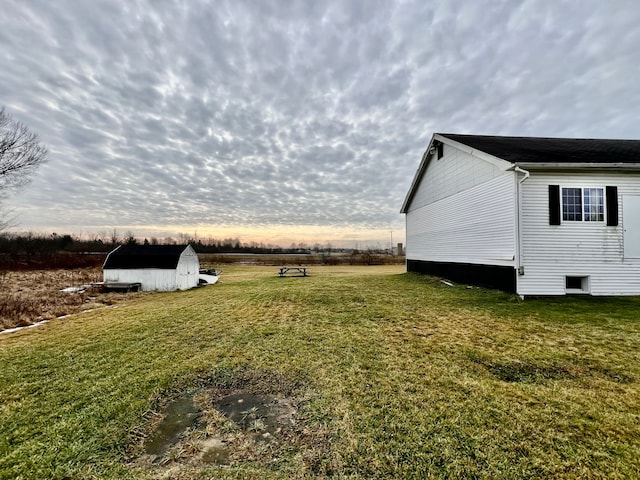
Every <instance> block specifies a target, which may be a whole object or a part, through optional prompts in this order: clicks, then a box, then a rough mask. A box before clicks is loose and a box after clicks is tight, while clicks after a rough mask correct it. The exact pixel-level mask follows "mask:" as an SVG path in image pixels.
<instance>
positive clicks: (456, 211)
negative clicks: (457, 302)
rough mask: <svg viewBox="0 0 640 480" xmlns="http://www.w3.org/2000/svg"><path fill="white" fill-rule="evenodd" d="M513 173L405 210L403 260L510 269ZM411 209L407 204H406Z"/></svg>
mask: <svg viewBox="0 0 640 480" xmlns="http://www.w3.org/2000/svg"><path fill="white" fill-rule="evenodd" d="M515 184H516V183H515V174H514V173H513V172H502V175H500V176H498V177H496V178H493V179H491V180H489V181H486V182H484V183H480V184H479V185H475V186H473V187H471V188H468V189H466V190H464V191H462V192H458V193H456V194H454V195H450V196H448V197H445V198H443V199H441V200H438V201H436V202H434V203H431V204H428V205H424V206H422V207H420V208H415V209H414V208H411V209H410V210H409V211H408V212H407V259H408V260H420V261H429V262H447V263H451V262H454V263H467V264H485V265H505V266H513V265H514V258H515V251H516V247H515V246H516V216H515V212H516V209H515V206H514V203H515V200H514V199H515ZM412 206H413V203H412Z"/></svg>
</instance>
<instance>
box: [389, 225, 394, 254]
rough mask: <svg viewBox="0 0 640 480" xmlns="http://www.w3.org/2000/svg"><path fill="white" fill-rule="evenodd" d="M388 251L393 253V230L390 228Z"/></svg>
mask: <svg viewBox="0 0 640 480" xmlns="http://www.w3.org/2000/svg"><path fill="white" fill-rule="evenodd" d="M389 247H390V248H389V253H390V254H391V255H393V230H391V244H390V245H389Z"/></svg>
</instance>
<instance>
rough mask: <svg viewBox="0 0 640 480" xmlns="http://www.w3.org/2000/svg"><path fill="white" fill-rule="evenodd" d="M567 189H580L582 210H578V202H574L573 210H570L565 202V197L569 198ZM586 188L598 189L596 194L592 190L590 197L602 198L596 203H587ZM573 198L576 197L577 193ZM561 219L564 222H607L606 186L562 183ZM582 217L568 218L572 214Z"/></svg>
mask: <svg viewBox="0 0 640 480" xmlns="http://www.w3.org/2000/svg"><path fill="white" fill-rule="evenodd" d="M566 190H579V191H580V196H579V202H580V211H579V212H576V211H575V208H576V207H577V206H578V205H577V202H574V203H573V204H571V205H570V206H571V207H573V211H570V210H569V209H568V208H567V204H566V202H565V199H566V198H567V197H566V196H565V191H566ZM585 190H596V191H598V193H596V195H592V194H591V192H590V194H589V196H588V197H589V198H590V199H593V198H595V199H598V200H600V201H599V202H598V203H596V204H594V203H593V202H589V204H588V205H587V202H586V200H587V197H585ZM572 198H574V199H575V198H576V197H575V195H574V196H573V197H572ZM559 200H560V219H561V221H562V223H586V222H588V223H594V224H599V223H600V222H603V223H605V225H606V222H607V216H606V215H607V198H606V188H605V187H593V186H590V187H585V186H580V187H577V186H573V185H572V186H568V185H561V186H560V199H559ZM578 215H579V217H580V218H568V217H570V216H578ZM594 215H595V216H600V215H601V218H593V216H594Z"/></svg>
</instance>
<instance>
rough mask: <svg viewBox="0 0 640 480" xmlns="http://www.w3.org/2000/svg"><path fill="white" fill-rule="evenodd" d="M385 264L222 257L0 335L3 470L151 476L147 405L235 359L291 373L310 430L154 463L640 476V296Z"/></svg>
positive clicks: (293, 471) (237, 369)
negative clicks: (295, 444)
mask: <svg viewBox="0 0 640 480" xmlns="http://www.w3.org/2000/svg"><path fill="white" fill-rule="evenodd" d="M401 272H402V267H397V266H385V267H348V266H345V267H314V268H312V276H311V277H308V278H286V279H281V278H278V277H277V276H276V269H275V268H274V267H239V266H230V267H228V268H227V269H226V270H225V273H224V274H223V277H222V281H221V282H220V283H219V284H217V285H215V286H212V287H207V288H203V289H196V290H193V291H188V292H177V293H170V294H156V295H151V296H146V297H142V298H139V299H136V300H135V301H132V302H131V303H129V304H128V305H120V306H118V307H117V308H111V309H102V310H98V311H94V312H90V313H84V314H80V315H75V316H72V317H69V318H66V319H63V320H57V321H54V322H52V323H50V324H47V325H45V326H42V327H38V328H36V329H30V330H26V331H23V332H20V333H15V334H9V335H4V336H0V365H1V369H0V478H1V479H5V478H6V479H9V478H11V479H13V478H24V479H31V478H60V479H62V478H153V476H154V475H158V470H157V469H156V470H154V469H153V468H145V467H144V466H141V465H140V464H138V463H135V462H134V458H133V456H134V455H135V452H136V447H135V446H136V445H137V444H139V443H140V441H141V439H142V438H143V437H144V436H145V435H146V434H147V433H148V428H149V427H148V424H149V420H150V418H151V417H152V413H153V412H155V411H156V410H157V409H158V408H159V407H160V405H162V404H163V402H165V401H166V399H168V398H175V397H177V396H179V395H180V394H181V392H186V391H190V392H192V391H196V390H197V389H199V388H204V386H206V385H210V384H215V383H217V384H222V383H224V382H231V381H232V380H233V378H235V377H238V376H242V373H241V372H245V373H246V372H247V371H251V372H258V373H256V375H260V373H259V372H262V374H263V375H264V377H265V378H279V379H282V382H283V383H286V384H287V385H288V387H287V388H294V387H291V385H295V388H294V389H295V390H296V392H297V393H296V395H297V398H298V399H299V401H300V407H301V411H300V417H301V421H303V422H304V425H305V428H308V429H309V431H311V432H316V436H315V437H313V435H312V437H311V438H312V440H313V438H315V439H319V440H318V441H317V442H315V443H314V442H313V441H309V442H307V443H305V444H304V445H302V444H301V446H300V450H299V451H296V450H295V449H292V450H291V451H290V452H287V453H285V454H283V455H282V456H281V457H280V458H279V459H278V461H276V462H271V463H260V462H250V461H240V462H238V463H235V464H233V465H231V466H226V467H218V466H215V465H206V464H192V465H189V466H188V467H185V468H184V469H183V470H180V469H176V470H175V471H173V475H174V476H173V477H170V478H180V477H181V476H182V477H181V478H292V477H294V478H295V477H326V476H338V477H350V478H381V477H401V478H603V479H604V478H607V479H611V478H634V477H635V478H638V477H640V383H639V382H640V314H639V313H640V299H638V298H620V299H612V298H606V299H601V298H561V299H534V300H527V301H526V302H521V301H519V300H518V299H516V298H515V297H513V296H510V295H507V294H504V293H500V292H495V291H489V290H483V289H476V288H474V289H466V288H465V287H464V286H456V287H448V286H446V285H444V284H441V283H439V282H437V281H435V280H433V279H429V278H426V277H422V276H417V275H412V274H401ZM167 478H169V477H167Z"/></svg>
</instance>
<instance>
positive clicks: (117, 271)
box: [103, 245, 200, 292]
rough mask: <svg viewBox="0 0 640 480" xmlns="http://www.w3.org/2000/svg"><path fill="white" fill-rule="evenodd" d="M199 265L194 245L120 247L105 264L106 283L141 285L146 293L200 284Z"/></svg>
mask: <svg viewBox="0 0 640 480" xmlns="http://www.w3.org/2000/svg"><path fill="white" fill-rule="evenodd" d="M199 269H200V262H199V260H198V254H197V253H196V252H195V250H194V249H193V248H192V247H191V245H121V246H119V247H118V248H116V249H115V250H113V251H112V252H111V253H109V255H107V258H106V260H105V262H104V266H103V273H104V283H105V284H130V283H139V284H140V285H141V288H140V289H141V290H143V291H154V290H155V291H164V292H167V291H174V290H187V289H189V288H193V287H196V286H197V285H198V274H199Z"/></svg>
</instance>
